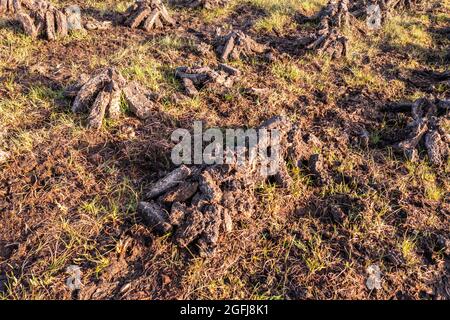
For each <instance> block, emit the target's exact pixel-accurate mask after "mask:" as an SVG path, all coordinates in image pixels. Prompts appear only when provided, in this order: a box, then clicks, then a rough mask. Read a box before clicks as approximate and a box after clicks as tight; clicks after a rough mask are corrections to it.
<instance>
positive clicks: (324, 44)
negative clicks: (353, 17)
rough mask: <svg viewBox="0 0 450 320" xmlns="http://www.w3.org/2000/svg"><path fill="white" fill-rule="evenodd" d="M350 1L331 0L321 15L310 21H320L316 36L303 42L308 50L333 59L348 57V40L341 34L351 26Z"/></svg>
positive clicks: (318, 14) (311, 18)
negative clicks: (325, 54) (344, 28)
mask: <svg viewBox="0 0 450 320" xmlns="http://www.w3.org/2000/svg"><path fill="white" fill-rule="evenodd" d="M348 5H349V0H330V1H329V2H328V4H327V6H325V7H324V8H323V9H322V10H321V11H320V12H319V13H317V14H316V15H315V16H313V17H310V18H308V20H319V21H320V23H319V27H318V29H317V31H316V32H315V34H314V35H312V36H309V37H307V38H305V39H302V40H301V44H303V45H305V46H306V49H308V50H316V51H317V52H319V53H327V54H329V55H330V56H331V57H332V58H333V59H339V58H341V57H343V56H346V55H347V41H348V39H347V38H346V37H344V36H343V35H342V34H341V30H342V28H343V27H346V26H349V24H350V22H349V19H350V14H349V11H348Z"/></svg>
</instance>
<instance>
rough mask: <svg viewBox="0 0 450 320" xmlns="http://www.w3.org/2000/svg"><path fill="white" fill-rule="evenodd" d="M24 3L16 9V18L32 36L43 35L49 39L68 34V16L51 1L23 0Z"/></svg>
mask: <svg viewBox="0 0 450 320" xmlns="http://www.w3.org/2000/svg"><path fill="white" fill-rule="evenodd" d="M22 5H23V6H20V9H19V10H18V11H16V18H17V20H18V21H19V23H20V25H21V26H22V28H23V30H24V32H25V33H26V34H27V35H29V36H31V37H32V38H37V37H38V36H39V35H43V36H44V37H45V38H46V39H48V40H56V39H58V38H63V37H65V36H66V35H67V33H68V25H67V17H66V15H65V14H64V13H63V12H62V11H60V10H58V9H56V8H55V7H54V6H53V5H52V4H51V3H49V2H47V1H44V0H27V1H22ZM24 8H25V9H26V10H25V9H24ZM27 12H28V13H27Z"/></svg>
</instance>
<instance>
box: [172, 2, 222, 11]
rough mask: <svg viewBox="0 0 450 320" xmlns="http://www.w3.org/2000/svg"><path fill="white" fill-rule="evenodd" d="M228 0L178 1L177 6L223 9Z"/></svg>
mask: <svg viewBox="0 0 450 320" xmlns="http://www.w3.org/2000/svg"><path fill="white" fill-rule="evenodd" d="M229 2H230V0H178V1H177V4H179V5H183V6H185V7H188V8H205V9H213V8H219V7H225V6H226V5H227V4H228V3H229Z"/></svg>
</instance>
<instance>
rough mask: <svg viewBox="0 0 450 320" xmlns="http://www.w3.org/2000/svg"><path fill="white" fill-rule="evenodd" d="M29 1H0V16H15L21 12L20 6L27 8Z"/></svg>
mask: <svg viewBox="0 0 450 320" xmlns="http://www.w3.org/2000/svg"><path fill="white" fill-rule="evenodd" d="M29 5H30V2H29V0H0V14H3V13H6V14H15V13H19V12H21V11H22V6H24V7H28V6H29Z"/></svg>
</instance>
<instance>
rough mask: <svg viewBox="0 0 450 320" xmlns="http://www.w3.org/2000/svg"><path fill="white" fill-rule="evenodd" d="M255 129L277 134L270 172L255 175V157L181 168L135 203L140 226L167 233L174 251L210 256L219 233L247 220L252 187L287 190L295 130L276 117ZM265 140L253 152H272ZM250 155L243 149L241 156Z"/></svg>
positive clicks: (253, 197) (252, 204) (257, 163)
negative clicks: (240, 161) (141, 221)
mask: <svg viewBox="0 0 450 320" xmlns="http://www.w3.org/2000/svg"><path fill="white" fill-rule="evenodd" d="M258 129H267V131H268V132H273V130H277V131H278V133H279V134H280V135H279V136H280V139H279V144H278V146H279V149H278V150H279V153H278V157H276V160H275V161H276V163H277V165H278V167H279V170H278V171H277V172H276V173H274V174H273V175H271V176H265V175H263V174H261V166H262V164H261V162H260V161H259V160H260V159H258V158H255V160H254V161H249V162H247V163H243V164H240V165H239V164H238V163H237V162H236V161H235V162H234V164H216V165H199V166H192V167H187V166H185V165H181V166H180V167H178V168H176V169H175V170H173V171H172V172H170V173H169V174H168V175H166V176H165V177H164V178H162V179H160V180H159V181H157V182H156V183H155V184H153V186H152V187H151V188H150V190H149V191H148V192H147V194H146V197H145V198H146V201H143V202H140V203H139V205H138V213H139V214H140V215H141V216H142V217H143V219H144V221H145V222H146V224H147V225H148V226H149V227H150V228H151V229H152V230H153V231H154V232H156V233H157V234H159V235H162V234H165V233H167V232H173V238H174V240H175V242H176V243H177V244H178V245H179V246H181V247H188V246H190V248H196V247H197V248H198V250H199V253H200V255H201V256H209V255H211V254H213V253H214V251H215V249H216V247H217V244H218V241H219V237H220V235H221V234H223V233H227V232H230V231H231V230H232V229H233V225H234V224H235V222H237V221H240V220H241V219H250V218H251V216H252V214H253V212H254V211H255V205H256V204H257V198H256V195H255V193H254V188H255V186H256V185H258V184H260V183H264V182H265V181H274V182H275V183H277V184H278V185H280V186H283V187H287V186H289V185H290V184H291V182H292V180H291V177H290V176H289V174H288V170H287V167H286V160H287V159H293V158H296V156H297V150H296V144H295V141H296V138H295V137H296V136H298V132H299V131H298V130H296V128H295V127H294V126H293V125H292V123H291V122H290V121H288V120H287V119H285V118H284V117H279V116H277V117H273V118H271V119H269V120H267V121H266V122H265V123H263V124H262V125H261V126H260V127H259V128H258ZM257 131H258V130H257ZM258 132H260V131H258ZM269 140H270V139H269V138H268V137H267V136H266V137H265V136H263V135H261V134H260V135H259V140H258V146H257V147H256V148H269V146H270V147H272V148H273V147H274V146H273V145H272V144H271V142H270V141H269ZM272 150H275V149H272ZM251 152H252V151H251V150H249V149H246V151H245V152H244V153H251ZM235 159H236V158H235Z"/></svg>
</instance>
